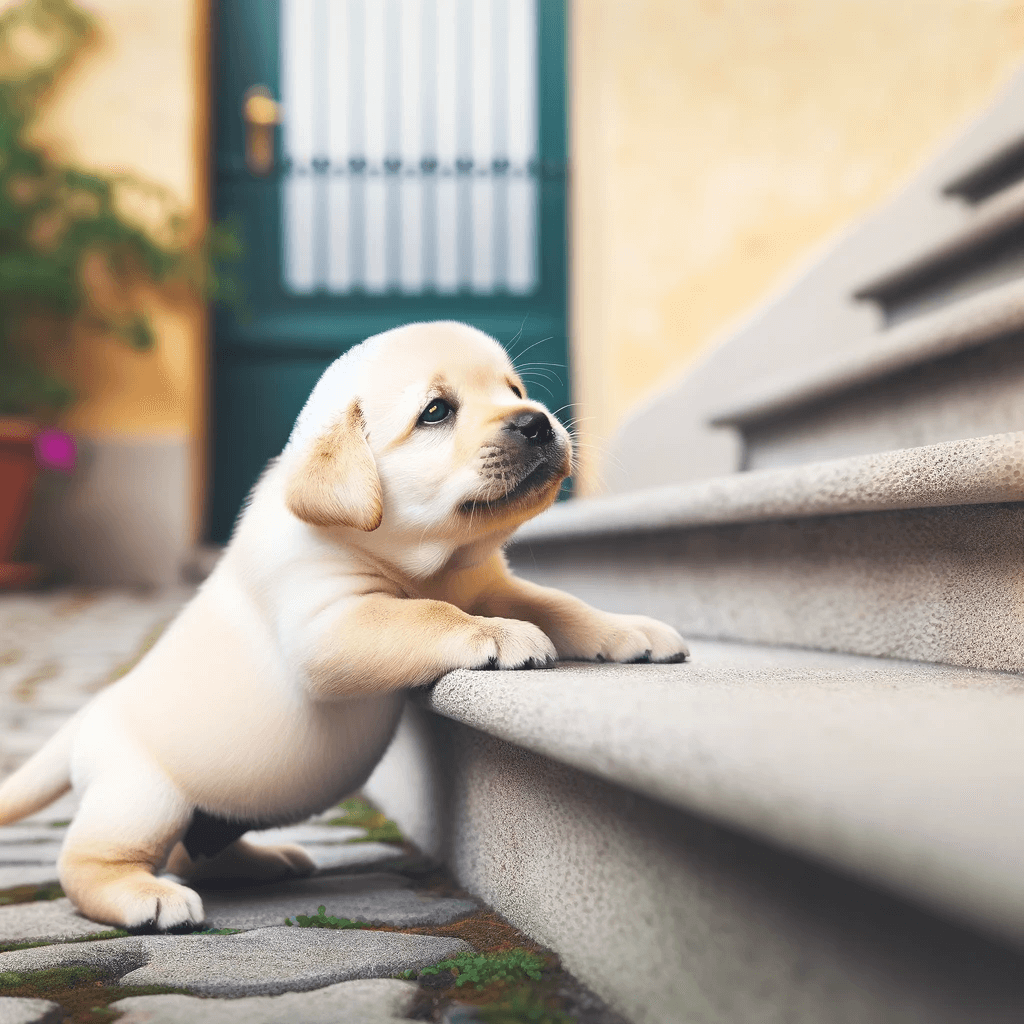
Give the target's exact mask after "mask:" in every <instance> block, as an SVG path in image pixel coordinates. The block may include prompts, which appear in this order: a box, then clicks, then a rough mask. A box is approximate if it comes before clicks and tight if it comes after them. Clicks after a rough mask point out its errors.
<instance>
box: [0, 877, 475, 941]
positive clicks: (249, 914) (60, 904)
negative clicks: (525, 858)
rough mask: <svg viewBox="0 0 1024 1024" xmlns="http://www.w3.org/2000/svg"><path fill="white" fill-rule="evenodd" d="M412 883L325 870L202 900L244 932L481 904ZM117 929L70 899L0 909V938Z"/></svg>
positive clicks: (218, 921) (467, 910)
mask: <svg viewBox="0 0 1024 1024" xmlns="http://www.w3.org/2000/svg"><path fill="white" fill-rule="evenodd" d="M409 885H410V882H409V879H407V878H405V877H404V876H402V875H387V874H360V875H351V876H340V875H339V876H331V875H323V876H314V877H312V878H300V879H294V880H292V881H289V882H279V883H277V884H276V885H267V886H260V887H258V888H255V887H254V888H246V889H222V890H215V889H206V890H203V891H202V897H203V907H204V909H205V910H206V918H207V923H208V926H209V927H210V928H238V929H241V930H250V929H253V928H267V927H273V926H276V925H283V924H284V922H285V918H288V917H291V918H294V917H295V915H296V914H308V915H314V914H316V912H317V908H318V907H320V906H325V907H326V908H327V915H328V916H329V917H347V918H348V919H349V920H351V921H365V922H368V923H373V924H386V925H392V926H393V927H397V928H409V927H412V926H413V925H439V924H448V923H449V922H451V921H455V920H458V918H460V917H465V916H466V915H467V914H471V913H473V911H474V910H476V909H477V905H476V904H475V903H474V902H472V901H471V900H460V899H451V898H448V897H441V896H433V895H430V894H421V893H417V892H414V891H411V890H410V888H409ZM109 928H110V926H109V925H106V924H97V923H96V922H95V921H90V920H89V919H88V918H85V917H82V916H81V914H79V913H78V911H77V910H75V908H74V905H73V904H72V903H71V901H70V900H69V899H57V900H36V901H34V902H32V903H15V904H14V905H12V906H9V907H0V943H10V942H52V941H61V940H66V939H77V938H81V937H82V936H83V935H94V934H96V932H101V931H106V930H108V929H109Z"/></svg>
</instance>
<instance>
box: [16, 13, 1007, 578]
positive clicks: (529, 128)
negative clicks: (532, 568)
mask: <svg viewBox="0 0 1024 1024" xmlns="http://www.w3.org/2000/svg"><path fill="white" fill-rule="evenodd" d="M0 10H2V11H3V12H4V13H5V14H10V13H11V12H17V11H19V10H20V11H23V12H24V11H28V12H29V15H30V16H26V18H24V19H21V20H19V19H17V18H15V19H13V20H11V19H8V23H7V24H6V28H5V30H4V31H5V35H6V39H5V42H4V45H3V51H4V53H5V54H6V57H5V61H6V65H5V66H6V67H7V74H8V77H10V75H11V74H13V73H14V72H12V71H11V68H14V69H15V71H17V72H18V73H19V74H21V73H23V72H24V68H25V67H27V66H31V65H32V62H33V61H36V62H40V61H41V62H44V63H45V61H46V60H49V59H50V58H49V57H47V55H46V54H47V52H48V51H46V47H47V45H50V43H48V42H47V40H51V41H52V37H53V34H54V32H57V33H58V35H60V33H64V34H65V35H66V34H67V30H66V28H62V27H61V25H62V24H63V22H62V19H66V18H68V17H69V16H71V17H77V16H78V15H82V16H84V17H85V18H86V19H87V24H85V23H83V24H82V25H80V26H79V27H78V28H75V29H74V30H73V32H72V35H74V39H75V44H74V46H73V47H70V49H69V50H68V54H69V55H68V59H67V61H66V62H65V63H64V64H61V65H60V73H59V75H55V76H54V78H53V81H52V82H48V83H47V84H46V86H45V88H41V89H39V90H38V91H37V92H38V95H34V97H33V103H36V104H37V106H35V107H33V110H32V113H31V116H30V117H28V119H27V122H26V128H25V131H26V133H27V135H26V137H27V138H29V139H30V140H31V142H32V145H34V146H37V147H39V148H40V151H42V152H44V153H46V154H47V155H48V157H49V158H50V159H52V160H54V161H56V162H58V163H60V164H61V165H62V166H64V167H72V166H73V167H74V168H78V169H82V170H84V171H87V172H95V173H96V174H97V175H99V176H101V177H103V176H107V177H110V176H113V177H114V178H118V176H121V177H126V178H132V179H137V181H136V183H135V186H134V190H133V188H132V187H128V188H127V189H125V190H122V191H123V192H124V196H126V197H127V198H123V199H118V200H117V202H119V203H120V204H121V206H120V209H121V210H122V212H124V216H125V217H126V218H127V219H128V220H129V221H130V220H131V219H132V217H138V218H141V219H142V220H143V221H145V222H146V223H147V225H148V226H147V228H146V230H147V231H149V232H150V235H152V236H153V237H155V238H156V239H157V241H158V242H161V244H164V243H163V242H162V241H161V238H160V231H161V230H163V225H164V221H163V220H161V218H162V217H165V207H164V206H160V207H159V209H158V210H157V211H156V212H155V213H154V212H153V210H154V208H153V203H152V202H150V203H149V205H147V203H146V202H145V201H140V200H139V199H138V197H139V195H143V194H145V189H140V187H139V186H138V181H144V182H145V183H147V187H148V186H149V185H152V186H154V187H156V188H158V189H161V190H163V194H164V195H165V197H166V196H170V197H171V199H172V203H171V205H172V206H173V208H174V210H175V211H177V212H175V213H174V215H173V217H172V218H171V219H172V220H173V221H174V223H175V224H176V226H177V227H178V228H179V229H180V237H177V238H176V239H175V240H173V241H169V242H166V244H164V249H165V250H166V251H168V252H171V253H181V252H198V253H199V256H200V257H201V260H200V261H202V260H203V259H206V257H207V256H208V255H209V253H210V252H212V251H213V250H212V248H211V246H210V244H209V242H210V238H213V237H215V236H210V235H209V234H208V232H209V229H210V226H211V225H213V224H217V225H226V235H221V236H216V237H219V238H220V242H221V243H223V242H224V238H225V237H227V240H228V241H227V244H221V246H220V249H219V250H218V251H219V252H221V254H222V255H227V256H228V257H231V255H232V251H233V246H232V244H231V240H232V239H234V240H237V243H238V245H237V247H234V257H233V258H229V259H228V260H227V262H226V263H224V264H223V267H222V268H221V269H218V270H217V271H216V273H218V274H221V275H222V278H223V280H221V281H220V282H219V285H218V286H217V287H211V286H210V281H211V277H210V275H211V274H214V273H215V271H213V270H210V269H209V268H207V269H206V271H204V272H205V273H206V275H207V276H206V277H205V278H204V279H202V280H200V281H199V283H198V284H196V283H194V282H193V285H192V286H190V287H186V288H180V287H179V288H175V287H172V286H171V284H170V283H168V282H170V280H171V278H173V277H174V275H173V274H171V273H170V271H168V272H167V273H166V274H164V276H161V273H162V272H161V273H157V274H155V275H154V274H150V275H149V276H146V275H143V278H144V280H142V282H141V283H140V282H139V281H137V280H135V279H132V280H131V281H129V282H128V284H127V286H126V288H127V291H126V294H127V295H128V296H129V300H126V301H128V306H126V307H125V309H126V310H128V311H129V312H130V311H131V310H134V309H135V308H136V307H137V308H138V310H139V311H140V312H139V316H143V317H144V323H145V325H146V327H145V333H144V334H143V335H139V332H138V331H136V333H135V334H134V335H131V332H130V330H129V331H128V334H129V335H131V336H130V337H129V338H128V341H129V342H130V343H128V344H126V343H125V335H126V330H127V329H120V330H114V329H111V323H112V322H113V321H110V319H109V318H108V320H107V322H105V323H100V322H93V323H91V324H84V325H83V324H82V323H81V319H82V318H81V317H80V316H78V315H77V314H76V317H75V321H76V322H75V324H73V325H72V327H71V329H70V332H69V334H68V337H67V338H66V339H65V340H64V341H62V343H61V347H60V348H59V351H58V355H56V356H52V357H51V364H50V365H56V366H58V367H59V369H60V372H61V374H62V375H63V377H64V378H66V380H67V382H68V384H69V386H70V388H71V391H73V395H74V398H73V400H70V399H69V400H68V401H66V402H64V403H63V404H59V407H58V406H57V405H54V406H52V407H51V408H48V409H47V410H45V411H44V412H38V413H37V415H36V417H35V420H36V421H37V425H38V426H39V427H40V428H42V427H43V426H48V427H56V428H58V429H59V430H61V431H64V432H66V433H67V434H68V435H70V436H71V437H72V438H73V439H74V441H75V443H76V445H77V450H78V457H77V461H76V464H75V467H74V469H73V470H71V471H70V472H68V473H65V474H64V475H60V474H55V473H49V474H45V473H44V475H43V477H40V479H39V480H38V481H37V483H36V488H35V498H34V505H33V507H32V514H31V517H30V522H29V525H28V533H27V535H26V538H25V539H24V540H23V542H22V544H23V548H22V552H23V553H22V554H21V555H19V556H18V557H19V558H22V559H29V560H36V559H38V560H46V561H48V562H50V563H52V564H55V565H60V566H62V567H63V568H64V571H66V572H68V573H70V574H72V575H74V576H75V577H76V578H79V579H82V580H92V581H128V582H142V583H159V582H166V581H167V580H169V579H172V578H176V576H177V574H178V572H179V571H180V567H181V565H182V563H183V561H186V560H187V558H188V555H189V552H190V551H192V550H193V549H194V547H195V546H196V545H197V544H200V543H209V542H213V543H222V542H224V541H225V540H226V538H227V536H228V534H229V531H230V528H231V523H232V521H233V519H234V516H235V515H236V513H237V510H238V507H239V504H240V502H241V500H242V498H243V497H244V494H245V493H246V491H247V490H248V488H249V487H250V486H251V484H252V483H253V481H254V479H255V477H256V475H257V474H258V473H259V471H260V469H261V468H262V466H263V465H264V463H265V461H266V459H267V458H269V457H271V456H272V455H274V454H276V453H277V452H278V451H279V450H280V448H281V445H282V444H283V442H284V440H285V438H286V437H287V434H288V431H289V428H290V426H291V423H292V422H293V420H294V417H295V415H296V413H297V411H298V409H299V408H300V406H301V404H302V401H303V400H304V398H305V396H306V395H307V394H308V392H309V390H310V388H311V387H312V385H313V383H314V382H315V380H316V378H317V376H318V375H319V373H320V372H321V371H322V369H323V368H324V367H325V366H326V365H327V364H328V363H329V362H330V361H331V360H332V359H333V358H335V357H336V356H337V355H338V354H340V353H341V352H343V351H344V350H345V349H346V348H347V347H349V346H350V345H352V344H354V343H356V342H358V341H359V340H361V339H362V338H364V337H366V336H368V335H370V334H373V333H376V332H377V331H379V330H383V329H386V328H388V327H390V326H394V325H396V324H399V323H404V322H408V321H410V320H418V319H435V318H454V319H459V320H465V321H468V322H471V323H474V324H476V325H478V326H480V327H481V328H483V329H484V330H486V331H488V332H489V333H491V334H492V335H494V336H495V337H497V338H499V339H500V340H501V341H502V342H504V343H506V344H507V345H508V346H509V348H510V351H512V352H513V354H514V355H517V356H519V357H521V359H522V361H523V364H524V365H527V364H528V369H527V375H528V380H529V384H530V387H531V388H532V391H533V394H534V395H535V396H536V397H538V398H539V399H541V400H542V401H545V402H547V403H548V404H549V406H550V407H551V408H552V409H560V410H561V411H560V413H559V415H560V416H562V417H563V418H564V419H565V420H566V421H567V422H571V423H572V424H574V425H575V427H576V429H577V431H578V433H579V436H580V439H581V452H582V470H581V473H580V475H579V477H578V478H577V479H576V480H575V481H574V490H575V492H576V493H577V494H581V495H589V494H595V493H600V492H601V491H602V490H608V489H617V490H622V489H629V488H630V487H636V486H641V485H646V484H650V483H656V482H659V480H658V478H657V476H656V475H655V476H652V475H651V472H648V471H646V470H643V469H642V468H638V469H637V470H636V472H635V474H632V475H631V456H630V448H629V444H628V443H626V442H624V440H623V439H624V438H625V439H627V441H628V438H629V437H630V435H629V424H630V423H631V422H633V421H634V420H635V419H636V417H637V416H641V417H642V416H643V414H644V410H645V409H649V408H651V407H652V403H654V405H657V404H658V402H659V401H661V402H662V404H664V398H663V397H662V398H659V396H666V395H668V396H671V394H672V388H673V387H674V385H675V383H676V382H678V381H680V380H683V379H686V375H687V374H688V373H690V372H691V371H692V370H693V368H694V367H699V366H700V365H702V361H703V362H706V361H707V360H708V359H709V358H710V354H712V353H714V352H715V351H716V349H717V348H718V347H719V346H720V345H721V344H722V343H723V341H724V340H725V339H727V338H729V337H730V336H731V335H732V334H733V333H735V332H736V330H737V329H738V328H739V327H740V326H741V325H744V324H749V323H750V322H752V320H754V319H756V317H757V316H758V312H759V310H762V309H763V308H765V306H766V303H769V304H770V303H771V302H772V301H773V300H774V299H775V298H776V297H777V296H779V295H781V294H783V293H784V292H785V291H786V289H787V288H788V287H790V285H791V284H792V283H793V282H794V281H796V280H798V279H799V278H800V275H801V274H802V273H803V272H804V270H805V268H807V267H809V266H812V265H813V264H814V261H815V260H817V259H819V257H820V256H821V254H823V253H825V252H826V251H827V250H828V249H829V247H830V246H833V245H834V244H836V240H837V239H842V238H843V237H845V236H846V235H848V234H849V232H851V231H852V230H854V229H855V227H856V226H857V225H858V224H859V223H861V221H862V219H863V218H865V217H866V216H867V215H868V214H869V213H871V212H872V211H875V210H876V209H878V208H880V207H881V206H882V205H884V204H885V203H886V202H887V201H888V200H889V198H890V197H892V196H895V195H897V194H899V193H900V192H901V190H904V189H905V188H907V187H908V185H909V184H910V183H912V182H913V181H914V179H915V175H917V174H918V172H919V171H920V170H921V168H923V167H926V166H927V165H928V163H929V161H930V160H931V159H932V158H933V156H934V155H935V154H936V153H938V152H940V151H941V150H942V149H943V147H948V146H949V145H951V144H952V143H953V142H954V140H956V139H957V138H958V137H959V135H960V134H961V133H962V132H963V130H964V127H965V125H967V124H968V123H970V122H971V121H972V119H974V118H977V117H979V116H980V115H982V114H983V113H984V112H985V111H986V110H987V109H988V108H989V106H990V105H991V104H992V103H993V102H994V101H995V99H996V97H997V96H998V95H999V94H1000V92H1001V90H1003V89H1004V88H1006V86H1007V83H1009V82H1010V81H1011V79H1012V77H1013V75H1014V73H1015V72H1016V71H1017V70H1018V69H1019V67H1020V65H1021V63H1022V62H1024V3H1021V2H1011V0H902V2H900V3H892V2H891V0H764V2H750V0H575V2H569V3H566V2H564V0H260V2H255V0H159V2H156V0H89V2H88V3H84V2H83V3H81V4H80V5H71V4H67V3H63V2H57V0H50V2H42V0H30V2H26V3H21V4H5V5H4V6H3V7H2V8H0ZM75 33H77V34H75ZM72 51H73V52H72ZM19 69H20V70H19ZM1022 121H1024V117H1022ZM10 187H11V186H10V183H8V188H9V189H10ZM120 194H121V193H120V192H119V193H118V195H120ZM132 196H134V197H135V205H134V206H132ZM157 205H158V206H159V204H157ZM165 205H166V204H165ZM125 211H126V212H125ZM161 211H164V212H161ZM90 216H91V214H90ZM147 217H148V218H149V220H148V221H146V218H147ZM218 230H219V229H218ZM119 244H120V243H119ZM204 246H205V248H204ZM176 247H177V248H176ZM190 247H191V248H190ZM161 251H163V250H161ZM0 255H2V254H0ZM147 258H148V257H147ZM115 262H116V261H115ZM143 263H145V259H144V260H143ZM218 267H220V264H218ZM165 278H166V281H165ZM97 287H98V286H97ZM88 290H89V289H88V288H86V291H88ZM211 295H216V296H220V297H221V298H223V299H227V300H230V301H225V302H219V303H217V304H215V305H214V306H213V307H211V306H210V304H209V302H208V299H209V298H210V297H211ZM129 307H130V309H129ZM211 308H212V312H211V311H210V310H211ZM122 312H124V310H122ZM134 316H135V314H134V313H132V317H134ZM86 319H87V318H86ZM115 319H116V318H115ZM142 322H143V321H139V323H142ZM118 323H119V324H121V325H122V328H123V325H124V324H126V323H127V324H129V326H130V325H131V324H134V323H136V320H135V319H132V318H131V317H129V319H128V320H125V319H124V316H122V317H121V320H119V321H118ZM140 330H141V329H140ZM140 337H141V340H142V342H144V343H141V344H133V343H131V342H132V338H135V340H136V341H138V340H139V339H140ZM761 344H762V347H763V345H764V344H768V345H769V346H770V339H769V341H768V342H762V343H761ZM765 358H766V359H767V362H768V363H770V362H771V352H770V351H769V352H768V353H767V354H766V356H765ZM52 360H56V362H55V363H54V362H53V361H52ZM746 365H747V364H746V363H741V364H740V369H739V370H738V371H737V370H736V369H735V368H734V369H733V370H731V371H730V374H731V375H732V378H733V380H732V382H733V383H734V384H737V385H741V384H746V383H756V378H757V377H758V376H759V375H760V374H762V373H763V372H764V366H765V365H766V363H765V362H763V361H762V362H761V363H757V361H756V360H755V361H752V362H750V364H749V367H750V369H749V372H750V375H751V377H752V380H751V381H750V382H744V381H739V380H736V379H735V378H736V377H737V375H739V376H742V375H743V373H744V370H743V367H744V366H746ZM3 411H4V412H6V413H8V414H9V415H14V414H20V416H21V418H22V419H24V418H25V414H26V413H27V412H28V413H30V412H31V411H32V410H28V409H19V408H16V407H14V406H9V407H8V408H6V409H4V410H3ZM685 415H687V413H686V410H685V409H680V416H683V417H685ZM30 418H31V417H30ZM680 436H682V435H680ZM630 443H634V444H635V442H630ZM732 443H733V442H732V441H730V440H729V439H728V438H725V439H724V440H722V441H721V443H719V442H717V441H716V442H708V448H707V451H708V452H718V453H719V454H718V455H715V457H714V458H710V456H709V457H708V459H704V457H703V455H701V454H700V453H699V452H698V453H695V452H693V451H691V450H690V449H691V446H690V445H689V442H686V443H683V442H682V441H680V442H679V443H678V444H676V446H675V447H673V446H672V444H673V443H672V441H671V439H668V440H667V441H666V444H668V449H667V452H668V454H670V456H671V459H672V461H673V466H674V467H675V468H674V469H673V470H672V471H671V472H668V473H666V474H665V475H664V476H663V479H664V480H666V481H668V480H675V479H685V478H687V477H693V476H700V475H709V474H711V473H714V472H720V471H728V470H730V469H735V468H739V467H738V466H736V465H731V464H730V463H729V460H730V459H732V460H733V461H735V457H734V455H733V454H730V453H731V452H733V448H731V447H730V445H731V444H732ZM694 444H695V445H696V446H698V447H700V446H701V445H702V444H703V442H699V441H698V442H694ZM716 444H717V445H718V447H717V448H716V447H715V445H716ZM665 454H666V450H662V451H661V452H659V455H660V456H661V457H662V458H663V457H664V455H665ZM688 460H689V461H688ZM709 460H710V461H709ZM716 460H717V461H716ZM639 461H643V460H642V459H641V460H639ZM26 552H27V553H26Z"/></svg>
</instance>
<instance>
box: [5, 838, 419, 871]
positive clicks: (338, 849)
mask: <svg viewBox="0 0 1024 1024" xmlns="http://www.w3.org/2000/svg"><path fill="white" fill-rule="evenodd" d="M306 853H308V854H309V855H310V857H312V858H313V862H314V863H315V864H316V866H317V870H318V871H321V872H329V871H351V870H353V869H358V868H360V867H363V866H364V865H371V864H382V865H384V864H386V863H387V862H388V861H395V860H402V859H404V858H405V856H406V855H405V853H404V851H403V850H402V849H401V847H398V846H392V845H391V844H389V843H355V844H353V845H351V846H345V845H342V846H328V845H326V844H324V845H323V846H307V847H306ZM0 856H2V854H0Z"/></svg>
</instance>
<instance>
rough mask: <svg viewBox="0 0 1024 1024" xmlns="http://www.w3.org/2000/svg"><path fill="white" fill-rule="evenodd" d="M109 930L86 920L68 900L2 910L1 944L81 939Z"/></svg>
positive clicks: (17, 905) (0, 909)
mask: <svg viewBox="0 0 1024 1024" xmlns="http://www.w3.org/2000/svg"><path fill="white" fill-rule="evenodd" d="M109 928H110V925H108V924H97V923H96V922H95V921H90V920H89V919H88V918H87V917H82V915H81V914H79V913H78V911H77V910H75V908H74V905H73V904H72V902H71V900H69V899H67V898H63V899H59V900H34V901H33V902H32V903H15V904H13V905H12V906H9V907H0V943H4V944H6V943H9V942H56V941H61V940H65V939H78V938H81V937H82V936H83V935H95V934H96V933H97V932H102V931H107V930H108V929H109ZM0 958H2V954H0Z"/></svg>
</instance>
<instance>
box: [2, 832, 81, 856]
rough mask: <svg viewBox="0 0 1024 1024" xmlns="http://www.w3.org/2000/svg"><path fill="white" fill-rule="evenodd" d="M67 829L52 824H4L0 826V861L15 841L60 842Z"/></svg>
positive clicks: (62, 840)
mask: <svg viewBox="0 0 1024 1024" xmlns="http://www.w3.org/2000/svg"><path fill="white" fill-rule="evenodd" d="M66 831H67V829H64V828H54V827H53V826H52V825H4V827H3V828H0V862H2V861H3V858H4V854H5V853H6V849H7V847H8V846H10V845H13V844H15V843H62V842H64V833H65V832H66Z"/></svg>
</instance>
